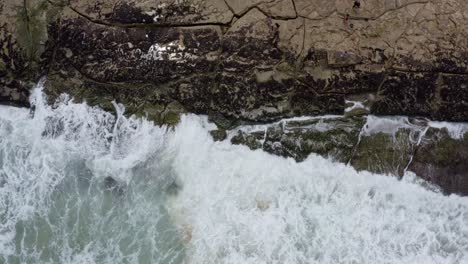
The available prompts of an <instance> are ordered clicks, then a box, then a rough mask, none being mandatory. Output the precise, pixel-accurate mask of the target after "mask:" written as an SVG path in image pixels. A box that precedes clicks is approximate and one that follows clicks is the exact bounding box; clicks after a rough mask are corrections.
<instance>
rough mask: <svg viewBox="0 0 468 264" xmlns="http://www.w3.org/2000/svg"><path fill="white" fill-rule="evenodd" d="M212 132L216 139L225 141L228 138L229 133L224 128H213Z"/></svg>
mask: <svg viewBox="0 0 468 264" xmlns="http://www.w3.org/2000/svg"><path fill="white" fill-rule="evenodd" d="M210 134H211V136H212V137H213V140H214V141H223V140H225V139H226V138H227V133H226V130H224V129H217V130H211V131H210Z"/></svg>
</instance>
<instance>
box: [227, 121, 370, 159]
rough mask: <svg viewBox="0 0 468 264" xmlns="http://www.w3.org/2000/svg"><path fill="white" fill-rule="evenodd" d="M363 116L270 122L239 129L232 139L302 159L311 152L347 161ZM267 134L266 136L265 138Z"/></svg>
mask: <svg viewBox="0 0 468 264" xmlns="http://www.w3.org/2000/svg"><path fill="white" fill-rule="evenodd" d="M364 122H365V119H364V118H361V117H356V118H342V117H339V118H338V117H337V118H310V119H306V120H300V121H283V122H281V123H277V124H273V125H269V126H268V127H267V129H266V133H265V131H255V132H242V131H241V132H239V134H238V135H236V136H235V137H234V138H233V139H232V141H233V143H237V144H245V145H247V144H250V145H251V148H255V149H257V148H260V147H262V148H263V150H264V151H266V152H268V153H272V154H275V155H279V156H283V157H292V158H294V159H295V160H297V161H302V160H304V159H306V158H307V156H309V155H310V154H311V153H316V154H319V155H322V156H324V157H331V158H333V159H335V160H337V161H341V162H347V161H349V159H350V158H351V155H352V151H353V149H354V146H355V145H356V143H357V141H358V137H359V132H360V130H361V127H362V125H363V124H364ZM265 135H266V138H265Z"/></svg>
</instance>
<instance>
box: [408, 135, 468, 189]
mask: <svg viewBox="0 0 468 264" xmlns="http://www.w3.org/2000/svg"><path fill="white" fill-rule="evenodd" d="M409 169H410V170H411V171H414V172H415V173H416V174H417V175H418V176H420V177H422V178H423V179H425V180H427V181H430V182H432V183H435V184H437V185H438V186H440V187H441V188H442V190H443V191H444V192H446V193H457V194H461V195H468V132H465V133H464V134H463V135H459V137H458V138H455V137H453V136H451V135H450V133H449V131H448V130H447V128H442V129H440V128H433V127H431V128H429V129H428V131H427V132H426V134H425V135H424V137H423V138H422V140H421V144H420V146H419V147H418V149H417V151H416V154H415V155H414V158H413V161H412V163H411V165H410V166H409Z"/></svg>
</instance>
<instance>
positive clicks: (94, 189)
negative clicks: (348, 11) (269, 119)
mask: <svg viewBox="0 0 468 264" xmlns="http://www.w3.org/2000/svg"><path fill="white" fill-rule="evenodd" d="M32 102H34V104H35V105H36V107H35V112H34V115H32V114H31V113H30V112H29V111H28V110H25V109H16V108H12V107H4V106H3V107H0V219H1V225H0V263H8V264H11V263H360V264H361V263H373V264H374V263H434V264H436V263H437V264H439V263H447V264H448V263H450V264H452V263H453V264H457V263H459V264H463V263H467V262H468V198H462V197H458V196H456V195H451V196H443V195H442V194H440V193H437V192H434V191H431V190H430V189H428V188H425V187H423V185H421V184H420V181H419V180H417V179H416V178H415V176H414V175H413V174H410V173H407V174H406V175H405V177H404V179H403V180H402V181H398V180H397V179H395V178H392V177H388V176H381V175H375V174H370V173H366V172H360V173H358V172H356V171H355V170H354V169H352V168H351V167H349V166H346V165H343V164H338V163H333V162H331V161H330V160H327V159H324V158H321V157H318V156H315V155H312V156H310V157H309V158H308V159H307V160H306V161H304V162H302V163H296V162H295V161H293V160H292V159H284V158H281V157H276V156H272V155H269V154H266V153H264V152H262V151H260V150H258V151H251V150H249V149H248V148H247V147H244V146H233V145H231V144H230V143H229V142H228V141H224V142H213V140H212V138H211V137H210V135H209V133H208V131H209V129H211V128H212V126H213V125H212V124H209V123H208V122H207V119H206V118H205V117H199V116H195V115H185V116H183V117H182V120H181V122H180V124H179V125H178V126H177V127H176V128H174V129H167V128H165V127H157V126H154V124H153V123H152V122H150V121H147V120H144V119H137V118H127V117H125V116H124V115H123V114H122V113H123V111H124V109H123V108H122V106H120V105H118V104H115V107H116V108H117V110H118V111H117V112H118V113H119V114H118V116H117V117H114V116H112V115H110V114H108V113H106V112H104V111H102V110H100V109H98V108H95V107H90V106H87V105H86V104H76V103H73V101H72V100H70V99H69V98H67V97H66V96H64V97H63V98H62V100H61V101H60V102H59V103H57V104H56V105H55V106H54V107H51V106H48V105H47V104H45V100H44V98H43V94H42V92H41V91H40V87H39V88H37V89H36V90H35V92H34V93H33V98H32ZM374 121H375V120H374ZM372 129H373V130H376V129H377V130H380V129H381V128H380V126H379V127H375V128H372Z"/></svg>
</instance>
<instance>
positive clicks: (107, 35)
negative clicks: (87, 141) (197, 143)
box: [0, 0, 468, 123]
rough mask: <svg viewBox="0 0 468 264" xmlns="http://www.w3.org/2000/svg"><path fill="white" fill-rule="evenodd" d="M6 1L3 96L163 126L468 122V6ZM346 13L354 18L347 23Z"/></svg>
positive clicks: (264, 0)
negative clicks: (183, 119) (205, 117)
mask: <svg viewBox="0 0 468 264" xmlns="http://www.w3.org/2000/svg"><path fill="white" fill-rule="evenodd" d="M351 7H352V1H345V0H336V1H329V0H255V1H244V0H235V1H234V0H208V1H202V0H185V1H175V0H159V1H146V0H130V1H118V0H111V1H107V0H106V1H103V0H71V1H61V0H48V1H45V0H26V1H14V0H5V1H2V3H1V6H0V8H1V15H0V30H1V31H0V32H1V34H0V41H1V46H2V48H1V50H0V85H1V86H0V101H1V102H2V103H10V104H19V105H27V97H28V88H29V87H31V85H32V84H33V83H34V82H36V81H37V80H38V78H40V77H41V76H46V77H47V79H48V81H47V83H46V86H47V92H48V93H49V95H50V99H51V100H54V98H56V97H57V95H59V94H60V93H62V92H67V93H69V94H71V95H73V96H74V97H75V98H76V99H77V100H86V101H87V102H88V103H90V104H98V105H101V106H102V107H104V108H109V109H110V108H111V106H110V104H109V101H110V100H113V99H115V100H117V101H119V102H121V103H123V104H125V105H126V106H127V109H128V110H127V111H128V113H135V114H139V115H148V116H149V118H150V119H153V120H155V121H157V122H158V123H172V122H176V121H177V116H178V114H179V113H181V112H195V113H205V114H210V113H217V114H222V115H224V116H225V117H226V118H228V119H231V120H247V121H271V120H277V119H279V118H284V117H292V116H298V115H318V114H340V113H343V110H344V108H345V103H344V102H345V99H349V98H351V97H354V96H361V97H363V98H367V99H368V101H369V104H370V111H371V113H373V114H377V115H410V116H415V115H417V116H424V117H430V118H432V119H437V120H450V121H468V98H467V96H468V92H467V90H468V31H467V28H468V13H467V12H468V11H467V10H468V2H466V1H464V0H443V1H439V0H426V1H420V0H405V1H393V0H386V1H381V0H368V1H365V3H363V5H362V7H361V8H360V9H352V8H351ZM346 14H348V15H349V19H345V16H346Z"/></svg>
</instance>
